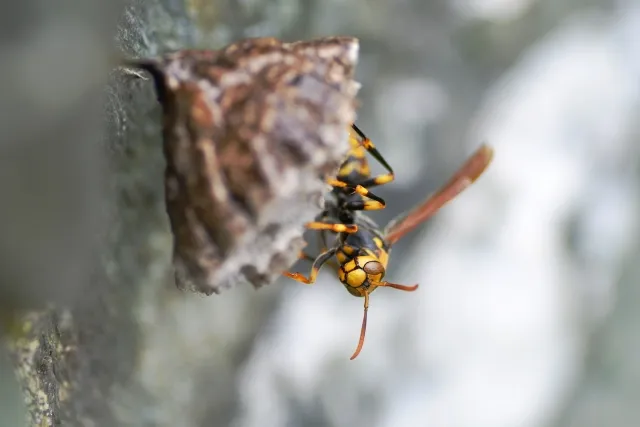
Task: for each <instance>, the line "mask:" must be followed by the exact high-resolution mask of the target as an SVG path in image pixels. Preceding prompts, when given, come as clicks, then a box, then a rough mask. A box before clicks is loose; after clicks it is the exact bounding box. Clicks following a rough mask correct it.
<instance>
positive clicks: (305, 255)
mask: <svg viewBox="0 0 640 427" xmlns="http://www.w3.org/2000/svg"><path fill="white" fill-rule="evenodd" d="M298 259H303V260H306V261H311V262H313V261H315V260H316V259H315V258H314V257H312V256H311V255H309V254H308V253H306V252H304V251H300V254H299V255H298Z"/></svg>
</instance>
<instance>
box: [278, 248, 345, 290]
mask: <svg viewBox="0 0 640 427" xmlns="http://www.w3.org/2000/svg"><path fill="white" fill-rule="evenodd" d="M337 250H338V249H337V248H331V249H329V250H328V251H325V252H323V253H321V254H320V255H318V257H317V258H316V259H315V260H314V261H313V265H312V266H311V273H309V277H305V275H304V274H301V273H291V272H289V271H285V272H284V273H282V275H283V276H287V277H289V278H291V279H293V280H296V281H298V282H300V283H304V284H306V285H311V284H313V283H314V282H315V281H316V278H317V277H318V272H319V271H320V268H321V267H322V265H323V264H325V263H326V262H327V261H329V259H330V258H331V257H332V256H334V255H335V254H336V252H337Z"/></svg>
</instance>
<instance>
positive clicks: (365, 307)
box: [349, 293, 369, 360]
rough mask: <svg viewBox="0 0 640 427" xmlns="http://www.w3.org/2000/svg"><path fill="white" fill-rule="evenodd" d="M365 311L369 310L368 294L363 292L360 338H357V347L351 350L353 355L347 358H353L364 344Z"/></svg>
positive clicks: (365, 328) (365, 329)
mask: <svg viewBox="0 0 640 427" xmlns="http://www.w3.org/2000/svg"><path fill="white" fill-rule="evenodd" d="M367 311H369V294H368V293H365V294H364V315H363V316H362V327H361V328H360V339H359V340H358V347H356V351H354V352H353V356H351V358H350V359H349V360H353V359H355V358H356V357H358V355H359V354H360V351H361V350H362V346H364V336H365V334H366V332H367Z"/></svg>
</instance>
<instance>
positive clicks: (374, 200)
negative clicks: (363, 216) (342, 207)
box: [327, 179, 387, 211]
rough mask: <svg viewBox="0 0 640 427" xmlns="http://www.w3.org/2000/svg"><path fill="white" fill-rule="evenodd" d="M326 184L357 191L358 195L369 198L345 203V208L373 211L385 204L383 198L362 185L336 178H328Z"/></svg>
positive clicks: (382, 207)
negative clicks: (354, 202) (359, 201)
mask: <svg viewBox="0 0 640 427" xmlns="http://www.w3.org/2000/svg"><path fill="white" fill-rule="evenodd" d="M327 184H329V185H331V186H333V187H338V188H348V189H351V190H353V193H358V194H359V195H361V196H363V197H366V198H368V199H370V200H363V201H362V203H356V204H352V203H347V206H346V208H347V209H350V210H360V211H375V210H380V209H384V208H385V207H386V205H387V204H386V203H385V201H384V199H382V198H381V197H378V196H376V195H375V194H373V193H372V192H370V191H369V190H367V189H366V188H365V186H363V185H360V184H356V185H352V184H349V183H347V182H344V181H340V180H337V179H330V180H328V181H327Z"/></svg>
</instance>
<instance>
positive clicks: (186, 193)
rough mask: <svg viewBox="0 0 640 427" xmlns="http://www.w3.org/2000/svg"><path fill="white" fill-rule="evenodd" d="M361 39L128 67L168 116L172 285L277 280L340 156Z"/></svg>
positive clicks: (210, 286)
mask: <svg viewBox="0 0 640 427" xmlns="http://www.w3.org/2000/svg"><path fill="white" fill-rule="evenodd" d="M357 53H358V41H357V39H354V38H348V37H332V38H323V39H318V40H312V41H305V42H296V43H284V42H281V41H279V40H277V39H274V38H260V39H248V40H243V41H240V42H237V43H234V44H232V45H229V46H227V47H225V48H224V49H221V50H217V51H201V50H198V51H196V50H189V51H180V52H177V53H173V54H168V55H165V56H162V57H159V58H154V59H147V60H139V61H134V62H133V63H132V65H134V66H137V67H141V68H143V69H145V70H147V71H149V72H150V73H151V74H152V76H153V78H154V81H155V84H156V90H157V93H158V99H159V100H160V102H161V103H162V106H163V111H164V118H163V120H164V130H163V138H164V153H165V158H166V163H167V165H166V173H165V196H166V208H167V213H168V215H169V219H170V223H171V228H172V231H173V235H174V248H173V252H174V253H173V261H174V267H175V272H176V283H177V285H178V287H180V288H182V289H190V290H193V291H199V292H203V293H206V294H211V293H213V292H215V293H218V292H219V291H220V290H221V289H222V288H225V287H229V286H231V285H234V284H236V283H238V282H243V281H248V282H250V283H252V284H253V285H254V286H261V285H263V284H266V283H269V282H272V281H274V280H275V279H277V277H278V276H279V275H280V273H282V271H284V270H286V269H288V268H289V267H291V265H293V263H294V262H295V261H296V259H297V256H298V253H299V251H300V249H301V248H302V247H303V246H304V241H303V239H302V233H303V231H304V227H303V225H304V223H305V222H307V221H311V220H312V219H313V217H314V216H315V215H317V214H318V213H319V212H320V210H321V209H322V203H323V195H324V193H325V192H326V188H327V187H326V185H325V183H324V179H325V178H327V177H329V176H331V175H333V174H335V172H336V170H337V168H338V166H339V164H340V162H341V161H342V160H343V158H344V156H345V155H346V151H347V149H348V144H347V133H346V132H347V126H348V125H349V124H350V123H351V122H352V121H353V120H354V115H355V113H354V107H355V95H356V93H357V90H358V84H357V83H356V82H355V81H353V72H354V67H355V63H356V60H357Z"/></svg>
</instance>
